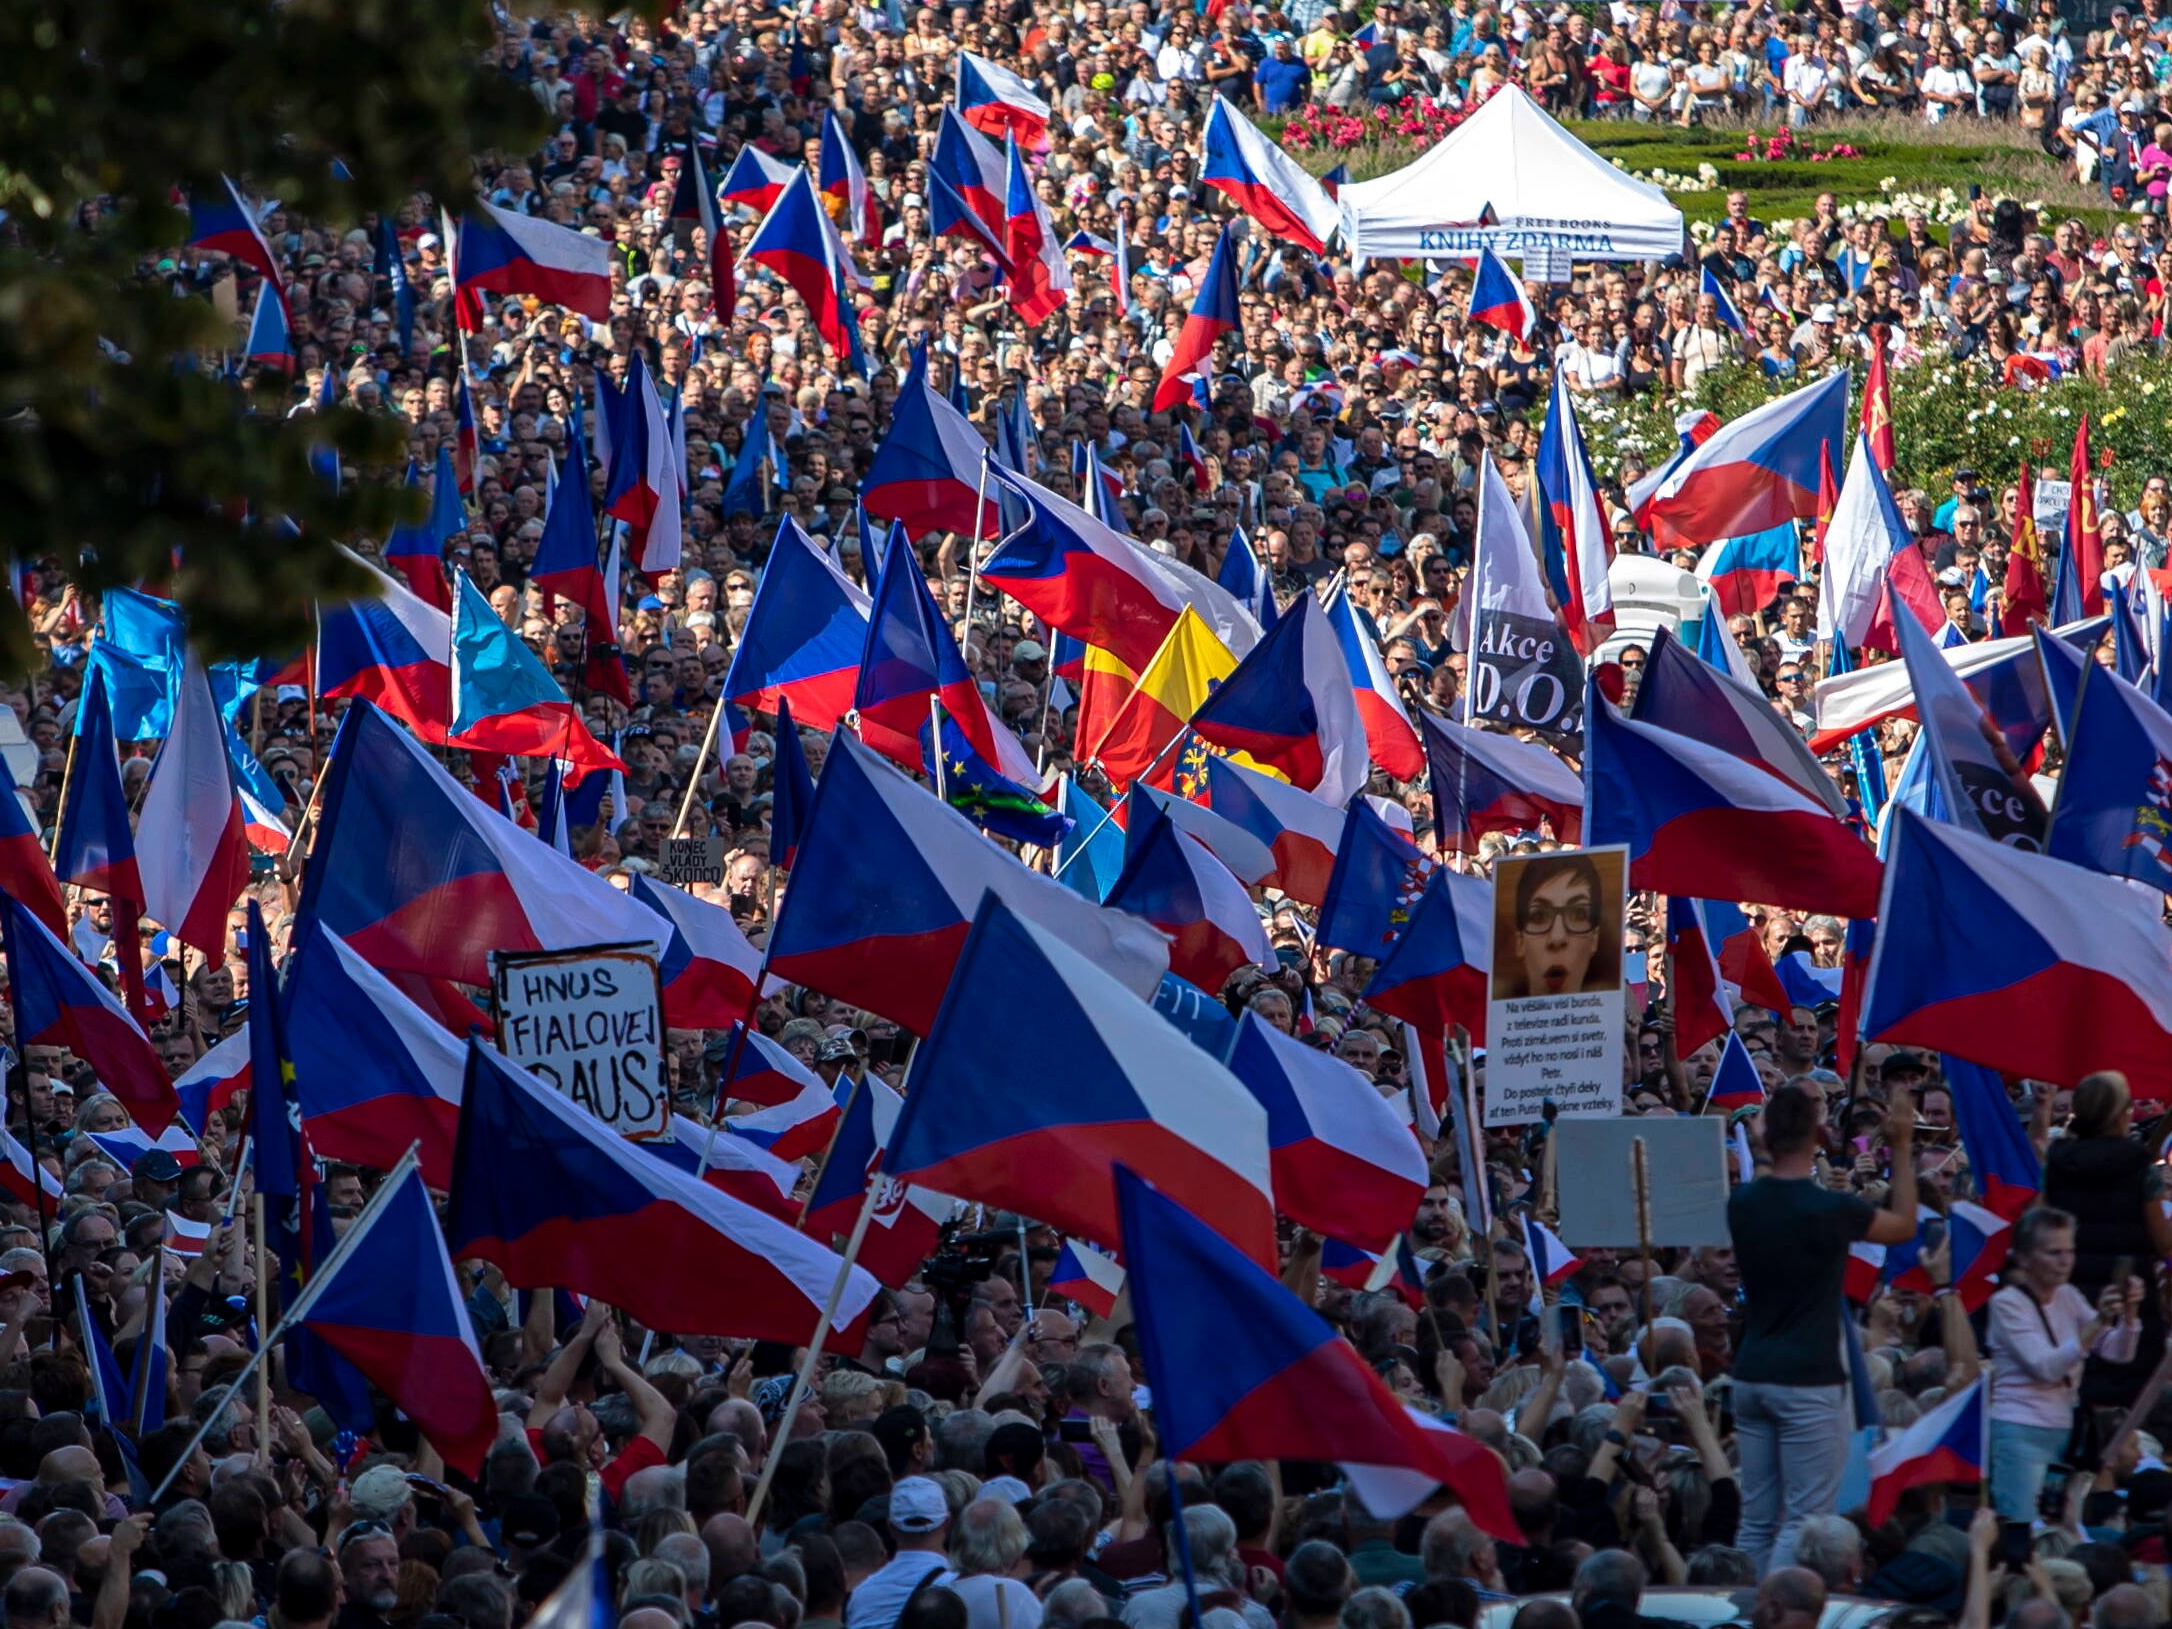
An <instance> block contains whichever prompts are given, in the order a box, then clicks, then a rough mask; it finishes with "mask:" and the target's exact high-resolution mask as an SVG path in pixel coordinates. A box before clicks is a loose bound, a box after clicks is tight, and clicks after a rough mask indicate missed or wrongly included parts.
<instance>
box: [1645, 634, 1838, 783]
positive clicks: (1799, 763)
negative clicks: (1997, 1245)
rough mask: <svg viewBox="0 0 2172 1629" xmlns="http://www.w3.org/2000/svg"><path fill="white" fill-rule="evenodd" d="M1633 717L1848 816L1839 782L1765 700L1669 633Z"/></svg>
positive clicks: (1649, 658) (1650, 654)
mask: <svg viewBox="0 0 2172 1629" xmlns="http://www.w3.org/2000/svg"><path fill="white" fill-rule="evenodd" d="M1629 716H1630V717H1631V718H1633V719H1635V720H1636V721H1637V722H1638V723H1640V724H1654V725H1657V726H1658V727H1659V728H1660V729H1663V730H1672V731H1674V733H1675V734H1677V735H1686V736H1688V737H1689V738H1690V739H1691V740H1693V741H1702V742H1703V743H1704V744H1705V745H1706V746H1708V747H1717V748H1718V749H1719V750H1720V751H1722V752H1725V753H1728V754H1730V755H1732V756H1734V757H1736V758H1739V759H1741V760H1742V761H1743V762H1744V763H1749V764H1755V765H1756V766H1757V767H1758V768H1760V769H1762V770H1764V771H1766V772H1767V773H1768V774H1770V775H1773V776H1775V777H1777V778H1778V779H1779V780H1781V781H1784V782H1785V783H1786V784H1788V785H1789V786H1792V787H1793V788H1794V789H1795V790H1796V791H1798V792H1801V793H1803V794H1805V795H1806V796H1808V797H1811V798H1814V799H1816V800H1817V801H1818V802H1820V803H1822V804H1824V805H1825V807H1826V809H1827V810H1828V811H1829V812H1830V813H1832V814H1835V815H1840V814H1845V813H1846V812H1847V801H1846V800H1845V799H1844V798H1842V797H1841V795H1840V788H1839V787H1838V786H1836V785H1835V784H1834V783H1833V778H1832V776H1830V775H1828V774H1827V773H1826V772H1825V767H1824V766H1823V765H1822V764H1820V763H1819V762H1818V761H1817V759H1816V758H1814V757H1812V756H1811V754H1810V749H1809V748H1808V747H1806V746H1804V745H1803V740H1802V737H1801V736H1800V735H1799V734H1797V733H1796V731H1795V728H1794V726H1793V725H1791V724H1789V723H1788V722H1787V720H1786V719H1784V718H1782V717H1781V716H1780V714H1779V713H1778V712H1777V711H1776V710H1775V709H1774V707H1773V705H1772V703H1771V702H1770V701H1768V700H1766V699H1765V695H1764V693H1763V692H1762V691H1760V690H1757V689H1755V688H1753V687H1752V686H1750V685H1747V684H1744V683H1743V682H1742V681H1741V680H1739V679H1736V678H1735V677H1734V676H1733V675H1731V674H1727V673H1722V672H1720V671H1719V670H1718V669H1717V668H1715V667H1713V666H1712V665H1711V664H1710V663H1709V662H1707V661H1705V660H1704V658H1702V657H1701V656H1699V655H1697V654H1696V653H1695V652H1694V651H1692V650H1691V649H1690V648H1689V647H1688V646H1687V645H1685V644H1683V643H1682V641H1681V640H1680V639H1678V638H1676V637H1675V635H1674V634H1673V632H1672V631H1671V630H1669V629H1667V628H1665V627H1661V628H1659V629H1657V630H1655V631H1654V632H1653V634H1652V637H1651V642H1650V645H1649V647H1648V650H1647V654H1646V655H1645V658H1644V682H1643V683H1642V684H1640V685H1638V686H1637V699H1636V701H1635V703H1634V704H1633V705H1632V706H1631V707H1630V709H1629Z"/></svg>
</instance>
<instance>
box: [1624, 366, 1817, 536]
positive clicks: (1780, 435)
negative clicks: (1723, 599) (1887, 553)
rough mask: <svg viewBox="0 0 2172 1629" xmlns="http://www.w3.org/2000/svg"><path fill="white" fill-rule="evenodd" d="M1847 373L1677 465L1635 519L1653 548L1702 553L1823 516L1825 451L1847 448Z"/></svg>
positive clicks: (1761, 411) (1739, 423)
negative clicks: (1725, 541) (1719, 543)
mask: <svg viewBox="0 0 2172 1629" xmlns="http://www.w3.org/2000/svg"><path fill="white" fill-rule="evenodd" d="M1847 410H1848V370H1847V369H1845V368H1841V369H1837V370H1835V371H1834V372H1833V373H1831V374H1829V375H1827V376H1826V377H1825V378H1823V379H1821V380H1819V381H1817V382H1816V383H1815V384H1811V385H1805V386H1804V387H1803V388H1802V389H1800V390H1796V391H1792V392H1790V393H1789V394H1787V395H1785V396H1782V397H1780V398H1778V399H1777V400H1775V401H1770V402H1767V403H1766V404H1765V405H1764V406H1762V407H1759V408H1755V409H1753V410H1752V411H1750V412H1748V413H1745V414H1744V415H1743V416H1742V417H1740V418H1738V419H1735V420H1733V421H1732V422H1730V423H1728V424H1725V425H1723V426H1721V427H1720V428H1719V429H1718V430H1716V431H1714V432H1713V434H1712V435H1711V436H1710V437H1709V438H1708V439H1707V440H1705V441H1703V442H1701V443H1700V444H1699V445H1698V446H1697V447H1696V449H1695V450H1694V451H1692V452H1690V453H1689V454H1688V455H1687V456H1686V457H1684V458H1682V459H1680V460H1678V461H1677V462H1676V463H1674V464H1673V465H1672V466H1671V467H1670V468H1669V469H1668V470H1667V472H1666V473H1665V476H1664V478H1663V479H1661V480H1660V481H1659V482H1658V483H1657V485H1656V486H1655V487H1653V488H1652V489H1651V490H1650V491H1649V492H1645V491H1644V490H1643V489H1641V488H1640V489H1639V492H1638V494H1637V496H1638V497H1640V498H1641V499H1642V501H1641V503H1640V504H1639V505H1638V507H1637V511H1636V519H1637V523H1638V524H1639V525H1640V526H1648V527H1650V528H1651V531H1652V540H1653V547H1654V548H1656V549H1659V550H1661V551H1665V550H1668V549H1678V548H1686V549H1701V548H1703V547H1704V546H1705V545H1706V544H1708V543H1711V542H1713V541H1714V540H1716V539H1718V538H1723V537H1746V536H1748V535H1749V534H1750V533H1752V532H1761V531H1764V530H1766V529H1768V528H1770V527H1773V526H1778V525H1780V524H1781V523H1782V522H1784V521H1789V520H1809V519H1811V518H1812V517H1814V516H1815V515H1816V514H1817V512H1818V481H1819V475H1820V472H1821V470H1822V468H1823V464H1824V449H1825V448H1826V447H1827V446H1828V445H1830V446H1834V447H1840V446H1845V445H1846V444H1847V422H1846V421H1847Z"/></svg>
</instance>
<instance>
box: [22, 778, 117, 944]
mask: <svg viewBox="0 0 2172 1629" xmlns="http://www.w3.org/2000/svg"><path fill="white" fill-rule="evenodd" d="M81 750H82V748H81V744H80V743H78V746H77V752H78V754H79V755H80V753H81ZM126 807H127V805H126V804H123V805H122V808H123V809H124V810H125V809H126ZM122 829H123V830H124V831H125V830H126V829H127V824H126V818H125V815H124V817H123V822H122ZM0 892H5V893H7V894H8V895H10V896H11V897H13V898H14V899H16V900H19V901H20V902H21V903H22V906H23V909H25V910H27V911H29V912H30V913H31V914H32V915H33V916H35V917H37V919H38V920H39V921H40V922H43V923H44V924H45V925H46V927H47V928H49V929H50V930H51V931H52V933H53V935H54V936H55V937H56V938H58V937H59V936H61V935H62V934H65V933H66V932H67V931H68V907H67V905H66V904H65V903H64V902H63V901H62V899H61V897H60V880H59V879H58V878H57V877H55V876H54V875H53V868H52V866H51V865H50V864H48V863H47V862H46V858H45V846H44V845H43V844H42V843H40V842H39V841H38V834H37V832H36V831H35V830H33V829H32V827H31V824H30V816H29V815H27V814H25V813H24V812H23V800H22V799H21V797H19V796H18V795H17V794H16V791H15V787H14V784H13V778H12V777H7V778H6V784H0ZM119 927H120V924H119V923H118V922H116V923H115V924H114V928H115V930H116V932H118V930H119Z"/></svg>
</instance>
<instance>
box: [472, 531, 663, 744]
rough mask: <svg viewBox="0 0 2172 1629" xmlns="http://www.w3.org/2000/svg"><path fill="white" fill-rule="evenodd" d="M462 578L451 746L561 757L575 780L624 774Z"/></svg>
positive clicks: (538, 663) (539, 664) (537, 661)
mask: <svg viewBox="0 0 2172 1629" xmlns="http://www.w3.org/2000/svg"><path fill="white" fill-rule="evenodd" d="M456 575H457V576H458V578H459V587H458V592H459V599H458V601H457V604H456V608H455V611H454V615H453V643H452V651H453V664H452V668H453V683H452V728H451V732H450V734H449V735H448V737H447V740H448V742H449V744H450V745H452V746H456V747H466V748H470V749H474V750H479V751H482V752H503V753H512V754H518V755H520V756H523V757H544V756H550V757H556V758H562V759H564V760H566V761H567V762H569V763H571V764H572V765H573V766H574V769H575V771H576V778H578V777H579V776H580V775H585V774H587V773H588V772H589V771H591V770H597V769H617V770H623V769H624V768H625V767H626V765H625V764H624V762H622V761H621V760H620V758H619V756H618V754H617V753H615V752H613V751H612V750H611V749H610V748H609V747H607V746H605V745H604V744H603V743H602V742H601V741H599V740H597V739H596V737H595V736H594V735H593V734H592V733H590V731H589V728H588V720H587V718H586V717H585V716H584V715H583V714H582V713H581V711H580V710H579V709H578V708H576V707H575V706H574V705H573V703H572V702H571V701H570V700H568V699H567V696H566V693H565V691H564V690H563V689H561V688H560V687H559V684H558V681H557V680H556V679H554V678H552V677H551V672H550V669H549V668H547V667H545V666H544V665H543V659H542V658H541V657H540V656H538V655H536V653H535V652H534V651H533V650H531V649H529V648H528V642H527V641H526V640H524V639H522V638H521V637H520V635H519V634H517V633H515V632H514V631H513V630H512V629H511V628H509V627H508V626H506V622H505V619H504V618H503V617H501V616H499V615H498V613H497V612H495V611H493V610H492V609H491V608H490V602H489V601H488V600H486V599H485V598H483V591H482V590H481V589H479V588H477V587H476V586H475V584H474V583H473V582H472V581H470V580H469V577H468V574H467V573H466V572H464V571H463V572H459V573H457V574H456Z"/></svg>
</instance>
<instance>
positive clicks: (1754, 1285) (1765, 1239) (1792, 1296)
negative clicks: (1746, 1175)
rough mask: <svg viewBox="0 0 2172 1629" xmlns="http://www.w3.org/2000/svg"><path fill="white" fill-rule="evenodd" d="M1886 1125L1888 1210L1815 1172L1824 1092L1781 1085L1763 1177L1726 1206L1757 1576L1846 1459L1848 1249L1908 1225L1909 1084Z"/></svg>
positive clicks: (1787, 1551)
mask: <svg viewBox="0 0 2172 1629" xmlns="http://www.w3.org/2000/svg"><path fill="white" fill-rule="evenodd" d="M1896 1102H1897V1104H1898V1108H1897V1110H1896V1112H1894V1113H1893V1114H1892V1115H1890V1116H1889V1117H1888V1119H1887V1121H1886V1128H1885V1129H1886V1142H1887V1144H1888V1146H1889V1147H1890V1149H1891V1158H1892V1164H1893V1171H1892V1176H1891V1179H1890V1180H1891V1187H1890V1189H1889V1190H1888V1192H1887V1194H1886V1208H1885V1209H1884V1210H1874V1209H1872V1208H1871V1206H1870V1205H1869V1203H1868V1202H1866V1201H1865V1200H1863V1199H1860V1198H1858V1197H1857V1196H1856V1195H1854V1194H1852V1193H1847V1192H1835V1191H1833V1190H1831V1189H1828V1188H1826V1187H1824V1186H1822V1185H1821V1184H1820V1183H1819V1181H1818V1175H1817V1157H1818V1148H1819V1141H1820V1138H1819V1133H1820V1131H1821V1130H1822V1129H1823V1125H1824V1120H1825V1099H1824V1098H1823V1097H1822V1096H1821V1095H1820V1094H1819V1093H1818V1092H1816V1091H1815V1090H1811V1089H1808V1088H1805V1087H1803V1086H1800V1085H1796V1084H1793V1083H1790V1084H1789V1085H1786V1086H1783V1087H1781V1088H1780V1090H1779V1091H1777V1092H1775V1093H1774V1094H1773V1095H1772V1099H1771V1101H1770V1102H1768V1103H1767V1104H1766V1105H1765V1146H1766V1149H1767V1151H1768V1152H1769V1153H1770V1155H1771V1158H1772V1168H1771V1170H1770V1172H1769V1173H1768V1174H1767V1175H1764V1176H1761V1177H1758V1178H1757V1179H1756V1180H1754V1181H1752V1182H1748V1183H1745V1184H1744V1185H1743V1186H1741V1187H1739V1188H1737V1189H1736V1190H1735V1191H1734V1195H1733V1197H1732V1198H1730V1199H1729V1200H1728V1202H1727V1228H1728V1231H1729V1233H1731V1234H1732V1235H1733V1237H1734V1245H1735V1265H1736V1266H1737V1268H1739V1269H1740V1271H1741V1274H1742V1291H1743V1295H1744V1298H1745V1302H1746V1312H1747V1321H1746V1325H1745V1328H1744V1330H1743V1336H1742V1351H1741V1355H1740V1356H1739V1357H1738V1358H1737V1359H1736V1360H1735V1371H1734V1372H1735V1388H1734V1399H1735V1421H1736V1440H1737V1441H1738V1443H1739V1444H1740V1445H1741V1450H1742V1527H1741V1532H1740V1534H1739V1536H1738V1537H1737V1539H1736V1542H1737V1543H1738V1544H1740V1545H1741V1546H1742V1548H1743V1549H1745V1550H1747V1551H1749V1553H1750V1555H1751V1557H1752V1558H1753V1559H1754V1560H1755V1561H1756V1562H1757V1570H1758V1572H1759V1573H1760V1574H1763V1573H1766V1572H1769V1571H1770V1570H1771V1569H1772V1568H1774V1567H1785V1566H1789V1565H1791V1564H1792V1563H1793V1561H1794V1558H1795V1535H1796V1534H1797V1533H1798V1532H1799V1531H1801V1528H1802V1524H1803V1522H1804V1521H1805V1520H1806V1519H1808V1518H1809V1517H1811V1516H1817V1515H1825V1514H1829V1513H1830V1512H1831V1511H1832V1509H1833V1502H1834V1500H1835V1499H1836V1498H1837V1497H1838V1495H1839V1492H1840V1478H1841V1473H1842V1472H1843V1471H1844V1470H1845V1468H1846V1465H1847V1457H1848V1437H1849V1432H1848V1429H1847V1421H1846V1418H1845V1416H1846V1411H1847V1407H1848V1375H1847V1369H1846V1365H1845V1362H1844V1360H1843V1358H1842V1355H1841V1353H1842V1336H1841V1327H1840V1321H1841V1319H1843V1318H1844V1317H1846V1316H1847V1315H1848V1314H1847V1308H1846V1305H1845V1303H1844V1302H1843V1300H1842V1297H1841V1282H1842V1279H1843V1278H1844V1276H1845V1275H1846V1272H1847V1264H1848V1246H1849V1245H1851V1244H1853V1243H1855V1242H1856V1241H1857V1240H1858V1239H1865V1238H1867V1239H1869V1240H1871V1241H1872V1242H1873V1243H1875V1244H1901V1243H1904V1242H1906V1241H1907V1240H1909V1239H1912V1238H1914V1237H1915V1234H1916V1168H1915V1162H1914V1157H1913V1152H1912V1149H1911V1139H1912V1135H1913V1132H1914V1126H1915V1105H1914V1103H1913V1102H1912V1101H1911V1100H1910V1098H1909V1097H1908V1094H1906V1093H1905V1092H1902V1093H1898V1094H1896Z"/></svg>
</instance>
